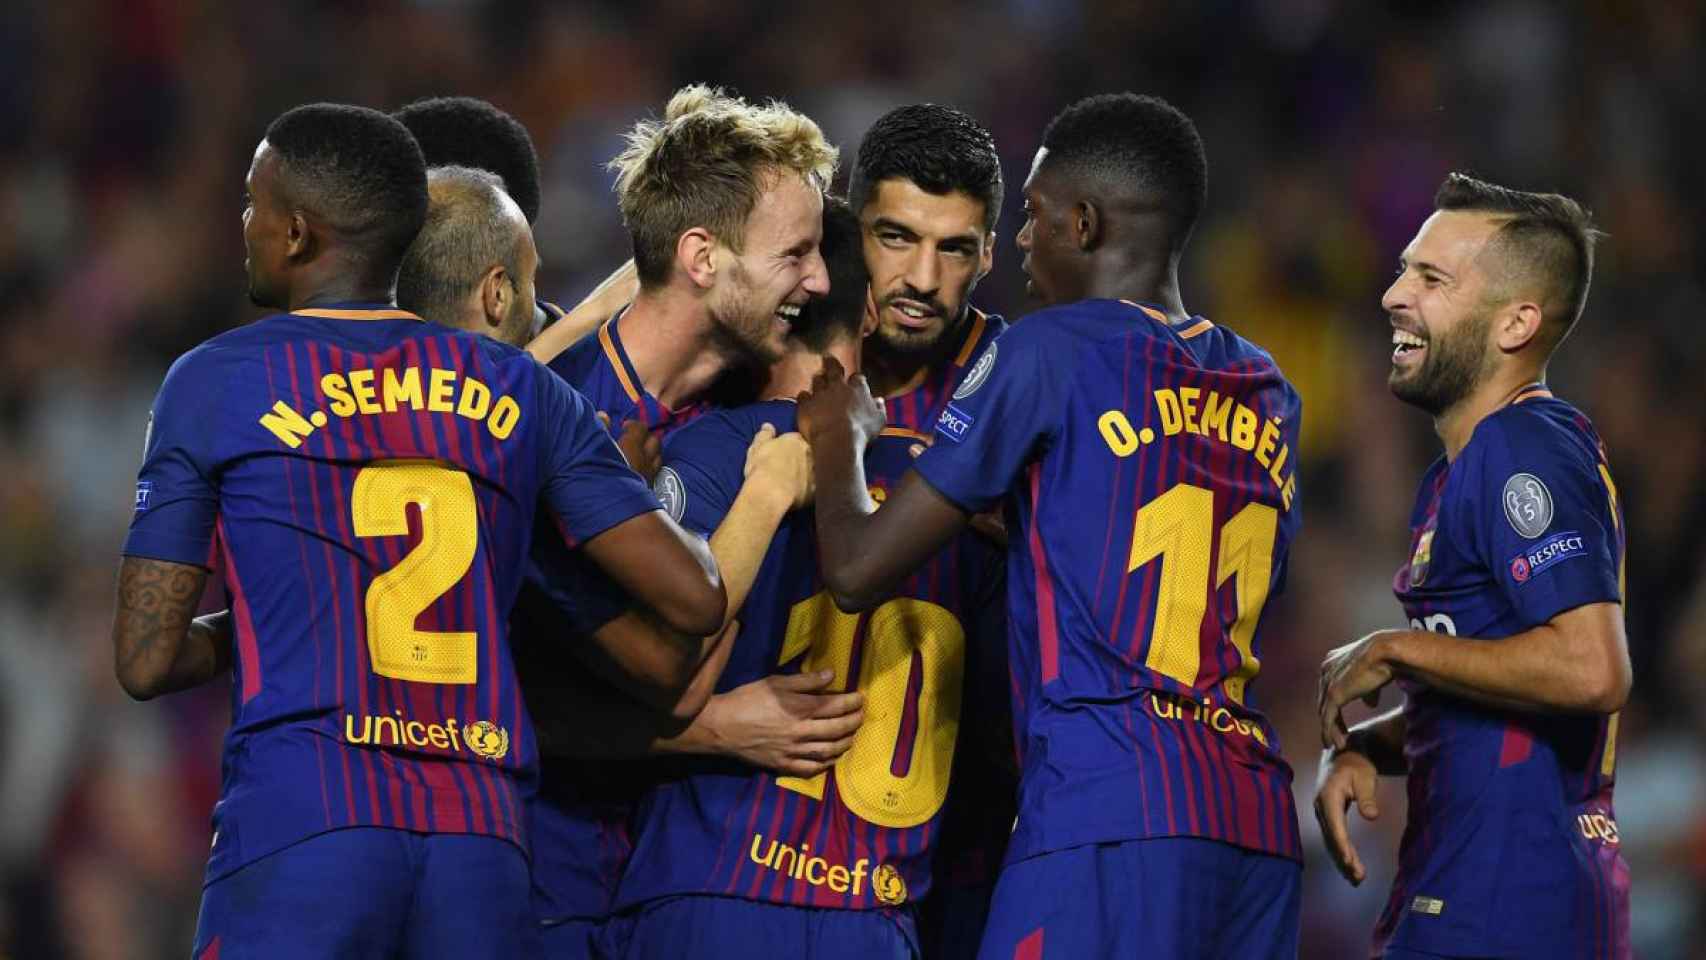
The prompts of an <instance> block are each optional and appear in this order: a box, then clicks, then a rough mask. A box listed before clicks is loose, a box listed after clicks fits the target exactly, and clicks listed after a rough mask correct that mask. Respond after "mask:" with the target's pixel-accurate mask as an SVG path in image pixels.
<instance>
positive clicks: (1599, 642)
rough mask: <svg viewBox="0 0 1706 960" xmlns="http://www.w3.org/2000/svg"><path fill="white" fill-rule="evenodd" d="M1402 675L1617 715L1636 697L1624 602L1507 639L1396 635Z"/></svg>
mask: <svg viewBox="0 0 1706 960" xmlns="http://www.w3.org/2000/svg"><path fill="white" fill-rule="evenodd" d="M1385 643H1386V657H1387V659H1388V661H1389V662H1390V663H1391V664H1392V668H1393V670H1394V671H1396V672H1398V673H1401V674H1405V675H1408V676H1411V677H1414V678H1416V679H1417V680H1420V681H1422V682H1423V683H1426V684H1427V685H1429V686H1431V687H1434V688H1436V689H1439V690H1444V691H1446V692H1448V693H1453V694H1456V695H1457V696H1460V697H1466V698H1468V699H1471V700H1477V701H1480V702H1482V703H1489V704H1492V705H1495V706H1504V707H1512V706H1514V707H1517V708H1518V709H1527V710H1537V711H1558V712H1568V713H1612V712H1614V711H1616V710H1618V709H1619V708H1621V707H1622V706H1623V704H1624V703H1625V702H1626V701H1627V700H1628V699H1629V685H1630V681H1631V674H1630V668H1629V643H1628V640H1627V639H1625V637H1624V633H1623V605H1622V604H1619V603H1610V602H1605V603H1590V604H1587V605H1585V606H1580V607H1576V608H1575V609H1573V610H1566V611H1564V612H1563V613H1560V614H1558V615H1557V616H1555V617H1553V618H1552V619H1551V620H1549V621H1547V622H1546V623H1543V624H1541V625H1540V626H1538V627H1534V628H1532V629H1529V630H1524V631H1522V632H1521V633H1516V634H1512V635H1511V636H1508V637H1504V638H1502V639H1499V640H1494V641H1485V640H1472V639H1465V638H1463V637H1452V636H1447V635H1445V634H1442V633H1434V632H1431V631H1425V630H1395V631H1392V633H1391V634H1390V635H1389V636H1388V637H1387V639H1386V641H1385Z"/></svg>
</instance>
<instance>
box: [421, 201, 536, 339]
mask: <svg viewBox="0 0 1706 960" xmlns="http://www.w3.org/2000/svg"><path fill="white" fill-rule="evenodd" d="M427 184H428V185H427V189H428V192H429V193H430V194H431V197H432V202H431V205H430V206H428V207H427V216H426V223H424V224H422V225H421V232H420V233H419V234H417V235H416V236H415V242H414V243H412V244H410V245H409V252H408V254H407V255H406V256H404V257H403V268H402V270H401V271H400V272H399V273H398V274H397V305H398V306H400V307H403V308H404V309H407V310H413V311H414V312H415V313H418V314H420V315H421V316H422V317H424V318H426V319H427V320H431V321H433V322H434V323H443V324H446V325H451V326H453V325H454V324H453V323H451V321H452V320H453V319H454V318H455V314H456V308H457V306H458V305H459V304H460V303H461V302H462V301H463V299H465V298H466V297H467V296H468V294H469V293H470V292H471V291H472V290H473V289H474V286H475V284H478V283H479V282H480V278H481V277H483V276H485V275H486V271H487V270H490V269H491V268H492V267H493V266H495V265H500V264H501V265H502V266H503V268H504V269H505V270H508V271H509V272H510V275H511V276H515V275H516V273H517V272H518V271H519V269H520V264H519V263H517V262H516V254H517V253H518V252H519V251H520V249H521V246H520V238H519V237H518V236H517V235H516V232H515V221H514V220H511V219H509V218H507V217H505V216H504V208H505V206H507V205H508V201H506V200H505V199H504V197H505V196H507V195H508V194H507V192H506V191H505V190H504V187H503V179H502V178H501V177H499V176H498V175H497V174H495V173H492V172H491V171H489V170H476V169H474V168H473V167H434V168H432V170H430V171H428V172H427ZM516 206H518V207H519V206H520V204H517V205H516ZM511 216H513V214H511Z"/></svg>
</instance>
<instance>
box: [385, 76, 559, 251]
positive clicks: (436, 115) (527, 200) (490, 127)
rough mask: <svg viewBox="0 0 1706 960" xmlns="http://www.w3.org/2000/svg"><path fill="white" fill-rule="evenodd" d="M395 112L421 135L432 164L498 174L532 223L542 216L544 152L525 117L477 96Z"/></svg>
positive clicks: (444, 99) (419, 138) (422, 103)
mask: <svg viewBox="0 0 1706 960" xmlns="http://www.w3.org/2000/svg"><path fill="white" fill-rule="evenodd" d="M391 115H392V116H393V117H396V118H397V119H398V120H401V121H402V122H403V126H405V127H408V128H409V132H410V133H412V134H414V135H415V139H416V140H417V141H419V143H420V145H421V153H423V154H425V155H426V163H427V166H429V167H473V168H474V169H476V170H485V171H487V172H490V173H495V174H497V175H498V176H500V177H502V178H503V181H504V190H505V191H507V192H508V193H509V195H510V199H512V200H514V201H515V205H516V206H518V207H520V208H521V212H522V214H523V215H525V216H526V217H527V222H528V223H532V222H533V221H535V220H537V219H538V218H539V154H538V152H537V151H535V150H534V149H533V137H532V136H530V135H529V134H528V132H527V128H526V127H524V126H522V124H521V121H520V120H517V119H516V118H514V117H512V116H510V115H509V114H507V113H505V112H503V111H502V110H500V109H498V108H497V107H495V106H493V105H492V104H491V103H488V102H487V101H485V100H481V99H479V98H477V97H432V98H430V99H426V100H416V101H415V102H414V103H411V104H409V105H408V106H406V107H403V108H402V109H400V110H397V111H396V112H395V113H393V114H391Z"/></svg>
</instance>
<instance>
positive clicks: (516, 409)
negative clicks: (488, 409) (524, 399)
mask: <svg viewBox="0 0 1706 960" xmlns="http://www.w3.org/2000/svg"><path fill="white" fill-rule="evenodd" d="M520 419H521V405H520V404H518V403H516V402H515V401H514V400H513V399H511V398H509V397H507V396H503V397H499V398H498V402H497V403H495V404H493V405H492V416H491V419H489V420H487V421H486V429H487V430H490V431H491V432H492V436H493V437H495V438H497V439H499V440H507V439H509V435H510V434H511V433H513V432H515V425H516V422H517V421H519V420H520Z"/></svg>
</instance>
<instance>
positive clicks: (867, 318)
mask: <svg viewBox="0 0 1706 960" xmlns="http://www.w3.org/2000/svg"><path fill="white" fill-rule="evenodd" d="M877 322H878V314H877V292H876V291H875V290H872V289H871V285H870V284H866V285H865V315H864V316H862V317H860V318H859V340H860V341H861V342H863V341H864V339H865V338H866V337H868V336H870V335H871V334H873V333H876V332H877Z"/></svg>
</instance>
